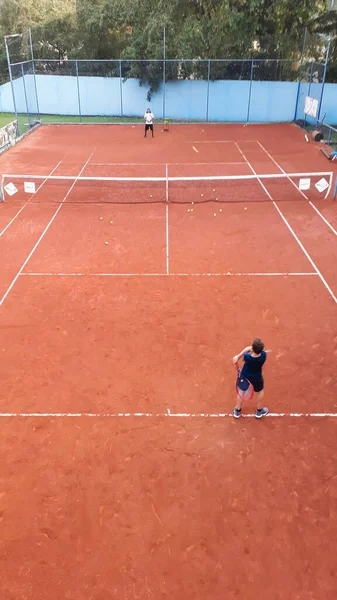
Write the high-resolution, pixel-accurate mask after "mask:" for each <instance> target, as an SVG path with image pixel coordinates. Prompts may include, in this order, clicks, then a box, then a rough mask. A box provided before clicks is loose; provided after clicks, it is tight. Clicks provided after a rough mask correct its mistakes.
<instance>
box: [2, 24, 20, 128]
mask: <svg viewBox="0 0 337 600" xmlns="http://www.w3.org/2000/svg"><path fill="white" fill-rule="evenodd" d="M19 37H22V34H21V33H13V34H12V35H5V37H4V40H5V49H6V57H7V65H8V72H9V79H10V82H11V88H12V96H13V106H14V112H15V118H16V122H17V129H18V134H19V135H20V127H19V119H18V111H17V109H16V102H15V93H14V84H13V78H12V69H11V62H10V58H9V51H8V40H14V39H17V38H19Z"/></svg>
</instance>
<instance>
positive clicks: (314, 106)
mask: <svg viewBox="0 0 337 600" xmlns="http://www.w3.org/2000/svg"><path fill="white" fill-rule="evenodd" d="M317 111H318V100H316V98H311V97H310V96H306V98H305V105H304V113H305V114H306V115H308V116H309V117H314V118H316V117H317Z"/></svg>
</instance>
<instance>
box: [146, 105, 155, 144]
mask: <svg viewBox="0 0 337 600" xmlns="http://www.w3.org/2000/svg"><path fill="white" fill-rule="evenodd" d="M144 121H145V135H144V137H146V134H147V131H148V129H151V131H152V137H154V131H153V121H154V115H153V113H152V112H151V108H148V109H147V111H146V113H145V115H144Z"/></svg>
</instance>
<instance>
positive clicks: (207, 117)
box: [206, 60, 211, 121]
mask: <svg viewBox="0 0 337 600" xmlns="http://www.w3.org/2000/svg"><path fill="white" fill-rule="evenodd" d="M210 77H211V61H210V60H209V61H208V65H207V97H206V121H208V119H209V81H210Z"/></svg>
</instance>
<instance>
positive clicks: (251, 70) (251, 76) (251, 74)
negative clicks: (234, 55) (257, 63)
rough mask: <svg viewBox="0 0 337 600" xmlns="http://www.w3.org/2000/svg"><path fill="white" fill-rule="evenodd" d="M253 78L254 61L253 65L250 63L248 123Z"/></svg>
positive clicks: (247, 121)
mask: <svg viewBox="0 0 337 600" xmlns="http://www.w3.org/2000/svg"><path fill="white" fill-rule="evenodd" d="M253 77H254V60H252V61H251V63H250V83H249V93H248V106H247V120H246V123H249V116H250V102H251V97H252V84H253Z"/></svg>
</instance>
